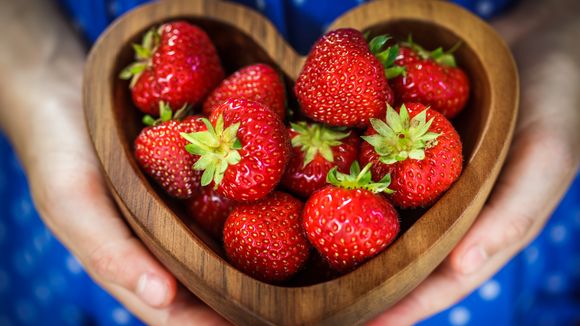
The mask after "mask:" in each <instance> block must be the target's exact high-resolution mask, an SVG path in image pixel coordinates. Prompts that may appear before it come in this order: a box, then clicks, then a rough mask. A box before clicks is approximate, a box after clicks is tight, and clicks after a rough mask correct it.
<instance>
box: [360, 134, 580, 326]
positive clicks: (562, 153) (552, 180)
mask: <svg viewBox="0 0 580 326" xmlns="http://www.w3.org/2000/svg"><path fill="white" fill-rule="evenodd" d="M519 139H520V140H519V141H516V142H515V143H514V145H513V147H512V150H511V152H510V157H509V160H508V162H507V164H506V166H505V168H504V171H503V173H502V175H501V176H500V179H499V180H498V183H497V185H496V187H495V188H494V192H493V196H492V197H491V198H490V200H489V202H488V203H487V204H486V205H485V207H484V209H483V210H482V212H481V214H480V216H479V217H478V219H477V221H476V222H475V224H474V226H473V227H472V228H471V229H470V231H469V232H468V233H467V235H466V236H465V238H464V239H463V240H462V241H461V242H460V243H459V245H458V246H457V247H456V248H455V249H454V250H453V251H452V253H451V255H450V256H449V257H448V259H446V260H445V261H444V263H443V264H442V265H441V266H440V267H439V268H437V270H436V271H435V272H434V273H433V274H432V275H430V276H429V277H428V278H427V280H425V281H424V282H423V283H422V284H420V285H419V286H418V287H417V288H416V289H415V290H413V291H412V292H411V293H410V294H409V295H408V296H407V297H405V298H404V299H403V300H401V301H400V302H399V303H397V304H396V305H394V306H393V307H391V308H390V309H389V310H388V311H386V312H385V313H383V314H382V315H380V316H378V317H377V318H375V319H374V320H373V321H372V322H371V323H370V325H410V324H413V323H416V322H418V321H420V320H422V319H424V318H426V317H428V316H431V315H433V314H435V313H437V312H439V311H441V310H443V309H446V308H447V307H449V306H451V305H452V304H454V303H456V302H457V301H459V300H460V299H461V298H463V297H464V296H466V295H467V294H469V293H470V292H471V291H473V290H474V289H475V288H476V287H477V286H478V285H479V284H481V283H482V282H483V281H485V280H486V279H488V278H489V277H491V276H492V275H493V274H494V273H496V272H497V271H498V270H499V269H500V268H501V267H502V266H503V265H504V264H505V263H506V262H507V261H508V260H509V259H510V258H511V257H512V256H513V255H514V254H515V253H517V252H518V251H519V250H520V249H521V248H522V246H523V245H524V244H526V243H528V242H529V241H531V239H532V238H533V237H534V236H535V235H536V234H537V233H538V231H539V230H540V229H541V227H542V225H543V224H544V223H545V221H546V220H547V217H548V216H549V214H550V212H551V211H552V210H553V209H554V207H555V206H556V204H557V202H558V198H560V197H561V195H562V194H563V192H564V191H565V189H566V188H567V187H568V185H569V182H570V181H571V180H572V178H573V176H574V172H575V167H574V164H575V163H574V162H573V160H572V159H567V158H566V157H570V154H569V153H568V152H566V151H567V150H568V149H567V148H565V146H562V145H561V144H556V143H557V141H555V140H554V138H551V136H549V135H547V134H541V133H537V131H536V132H534V134H530V135H527V134H525V133H524V134H523V135H520V138H519ZM546 158H548V159H546ZM554 161H557V162H554Z"/></svg>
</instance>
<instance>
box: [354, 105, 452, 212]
mask: <svg viewBox="0 0 580 326" xmlns="http://www.w3.org/2000/svg"><path fill="white" fill-rule="evenodd" d="M399 111H400V114H397V112H395V110H393V109H392V108H391V107H389V108H388V109H387V118H386V120H385V121H386V122H385V121H382V120H378V119H373V120H371V123H372V127H369V128H368V129H367V131H366V133H365V134H366V136H363V137H362V138H363V139H364V140H366V142H363V144H362V146H361V153H360V158H359V159H360V161H361V163H362V164H367V163H373V167H372V172H373V176H374V177H375V179H380V178H382V177H383V176H385V175H388V174H389V173H390V175H391V179H392V183H391V189H392V190H394V191H395V193H394V194H393V195H392V200H393V202H394V203H395V204H396V205H397V206H399V207H404V208H413V207H420V206H427V205H429V204H431V203H433V202H434V201H435V200H436V199H437V198H438V197H439V196H441V194H442V193H443V192H445V191H446V190H447V189H449V187H450V186H451V184H453V182H455V180H457V178H458V177H459V175H460V174H461V169H462V161H463V157H462V154H461V140H460V139H459V135H458V134H457V132H456V131H455V129H454V128H453V126H452V125H451V123H450V122H449V121H448V120H447V119H445V117H444V116H443V115H442V114H441V113H439V112H437V111H435V110H431V109H428V108H426V107H425V106H424V105H422V104H416V103H409V104H407V105H406V106H405V105H402V106H401V108H400V110H399Z"/></svg>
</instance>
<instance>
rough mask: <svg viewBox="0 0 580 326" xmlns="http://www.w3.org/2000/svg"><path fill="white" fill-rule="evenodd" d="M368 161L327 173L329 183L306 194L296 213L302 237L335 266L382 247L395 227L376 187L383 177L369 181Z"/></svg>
mask: <svg viewBox="0 0 580 326" xmlns="http://www.w3.org/2000/svg"><path fill="white" fill-rule="evenodd" d="M369 169H370V164H369V165H367V166H365V168H364V169H363V170H362V171H360V168H359V165H358V162H356V161H355V163H353V165H352V167H351V174H350V175H346V174H342V173H340V172H337V169H336V167H335V168H333V169H332V170H331V171H330V173H328V182H329V183H330V184H331V185H329V186H327V187H325V188H322V189H321V190H319V191H317V192H315V193H314V194H312V196H311V197H310V199H308V201H307V202H306V204H305V205H304V212H303V214H302V218H303V219H304V229H305V230H306V235H307V236H308V240H310V242H311V243H312V245H313V246H314V248H316V250H318V252H319V253H320V254H321V255H322V256H323V257H324V258H325V259H326V260H327V261H328V262H329V264H330V265H331V267H332V268H334V269H336V270H337V271H339V272H347V271H349V270H351V269H353V268H354V267H356V266H357V265H360V264H361V263H363V262H364V261H366V260H368V259H369V258H371V257H373V256H375V255H376V254H378V253H380V252H381V251H382V250H384V249H385V248H386V247H387V246H388V245H389V244H390V243H391V242H392V241H393V240H394V239H395V237H396V236H397V233H398V232H399V228H400V226H399V219H398V216H397V211H396V210H395V208H394V207H393V206H392V205H391V204H390V203H389V201H388V200H387V199H386V197H385V196H384V195H382V194H381V193H382V192H389V189H388V188H387V187H388V185H389V178H388V176H386V177H385V178H383V179H382V180H381V181H379V182H378V183H372V180H371V173H370V170H369Z"/></svg>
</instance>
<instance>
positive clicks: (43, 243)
mask: <svg viewBox="0 0 580 326" xmlns="http://www.w3.org/2000/svg"><path fill="white" fill-rule="evenodd" d="M45 230H46V229H43V230H42V231H41V232H39V233H37V234H36V235H35V236H34V238H33V239H32V244H33V245H34V249H36V251H37V252H38V253H42V252H43V251H44V249H45V248H46V247H47V246H48V244H49V243H50V240H51V239H52V237H51V236H50V234H49V233H47V232H46V231H45Z"/></svg>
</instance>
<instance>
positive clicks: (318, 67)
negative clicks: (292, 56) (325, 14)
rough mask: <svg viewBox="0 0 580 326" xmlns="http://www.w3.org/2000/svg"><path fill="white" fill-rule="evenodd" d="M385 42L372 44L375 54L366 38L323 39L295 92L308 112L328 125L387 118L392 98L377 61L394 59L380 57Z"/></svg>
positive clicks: (341, 33) (354, 34) (336, 34)
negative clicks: (386, 114) (388, 104)
mask: <svg viewBox="0 0 580 326" xmlns="http://www.w3.org/2000/svg"><path fill="white" fill-rule="evenodd" d="M385 42H386V41H385ZM385 42H383V43H382V44H380V45H374V44H373V45H372V52H371V49H369V44H367V42H366V40H365V38H364V36H363V34H362V33H361V32H359V31H357V30H354V29H350V28H346V29H338V30H335V31H332V32H329V33H327V34H326V35H324V36H323V37H322V38H320V39H319V40H318V41H317V42H316V44H314V47H313V48H312V50H311V51H310V54H309V55H308V59H307V60H306V63H305V65H304V67H303V69H302V72H301V73H300V76H298V79H297V80H296V85H295V87H294V91H295V92H296V97H297V98H298V102H299V103H300V105H301V107H302V110H303V111H304V113H305V114H306V115H308V116H309V117H311V118H312V119H314V120H317V121H321V122H324V123H327V124H330V125H335V126H359V127H360V126H365V125H366V124H367V123H368V119H369V118H374V117H380V116H383V115H384V114H385V108H386V104H387V103H392V102H393V97H394V96H393V92H392V90H391V88H390V87H389V84H388V82H387V78H386V77H385V71H384V70H385V67H384V66H383V64H381V61H379V59H377V57H381V58H382V57H390V53H391V51H390V50H389V49H387V50H385V51H383V52H380V53H379V50H380V48H381V47H382V45H384V44H385ZM373 52H375V53H376V55H377V57H375V55H373ZM381 60H382V59H381Z"/></svg>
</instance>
